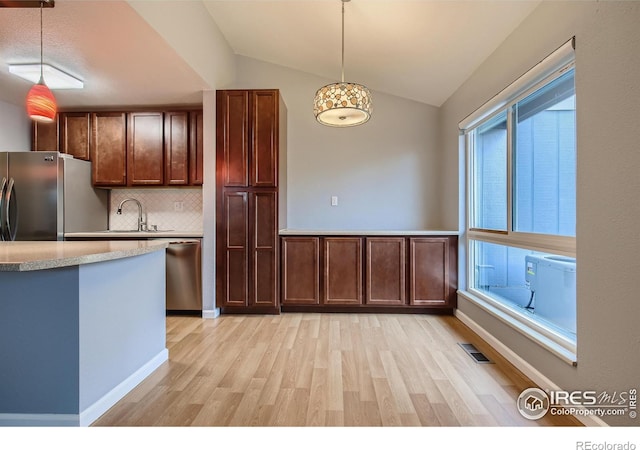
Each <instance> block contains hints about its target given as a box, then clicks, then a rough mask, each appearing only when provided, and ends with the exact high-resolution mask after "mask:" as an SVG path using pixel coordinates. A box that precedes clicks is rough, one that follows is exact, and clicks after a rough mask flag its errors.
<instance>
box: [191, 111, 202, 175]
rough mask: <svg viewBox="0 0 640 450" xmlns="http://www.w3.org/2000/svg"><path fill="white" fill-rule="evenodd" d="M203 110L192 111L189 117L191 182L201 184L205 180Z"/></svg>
mask: <svg viewBox="0 0 640 450" xmlns="http://www.w3.org/2000/svg"><path fill="white" fill-rule="evenodd" d="M203 126H204V125H203V115H202V111H191V114H190V118H189V128H190V137H189V184H190V185H193V186H199V185H201V184H202V183H203V180H204V145H203V139H202V138H203V130H204V128H203Z"/></svg>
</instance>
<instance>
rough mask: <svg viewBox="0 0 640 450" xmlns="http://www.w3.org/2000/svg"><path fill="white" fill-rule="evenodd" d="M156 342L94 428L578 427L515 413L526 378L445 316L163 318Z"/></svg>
mask: <svg viewBox="0 0 640 450" xmlns="http://www.w3.org/2000/svg"><path fill="white" fill-rule="evenodd" d="M166 342H167V348H168V349H169V361H168V362H165V363H164V364H162V365H161V366H160V367H159V368H158V369H157V370H156V371H155V372H154V373H152V374H151V375H150V376H149V377H147V378H146V379H145V380H143V381H142V382H141V383H140V384H139V385H138V386H137V387H136V388H135V389H133V390H132V391H131V392H130V393H129V394H128V395H126V396H125V397H124V398H123V399H122V400H121V401H120V402H118V403H117V404H116V405H114V406H113V407H112V408H111V409H110V410H109V411H107V412H106V413H105V414H104V415H103V416H102V417H101V418H99V419H98V420H97V421H96V422H95V423H94V426H469V425H476V426H496V425H507V426H514V425H516V426H550V425H560V426H575V425H579V422H578V421H577V420H576V419H575V418H573V417H570V416H569V417H567V416H551V415H547V416H545V417H544V418H543V419H541V420H538V421H530V420H527V419H525V418H523V417H522V416H521V415H520V414H519V413H518V411H517V409H516V407H515V401H516V399H517V397H518V395H519V394H520V392H522V391H523V390H524V389H525V388H528V387H531V386H534V384H533V383H532V382H531V380H529V379H528V378H527V377H526V376H524V375H523V374H522V373H520V372H519V371H517V370H516V369H515V368H514V367H513V366H512V365H511V364H509V363H508V362H507V361H506V360H505V359H504V358H503V357H502V356H501V355H500V354H499V353H498V352H496V351H495V350H494V349H492V348H491V347H489V346H488V344H487V343H486V342H484V341H483V340H482V339H480V338H479V337H478V336H477V335H476V334H475V333H473V332H472V331H471V330H470V329H468V328H467V327H466V326H465V325H464V324H462V323H461V322H460V321H458V320H457V319H456V318H455V317H451V316H432V315H420V314H415V315H414V314H328V313H312V314H306V313H305V314H302V313H287V314H282V315H279V316H272V315H264V316H262V315H246V316H244V315H228V316H227V315H223V316H222V317H219V318H217V319H215V320H209V319H202V318H198V317H185V316H169V317H167V341H166ZM459 342H470V343H473V344H474V345H476V347H477V348H478V349H480V350H481V351H483V352H484V353H485V354H486V355H487V356H488V357H489V358H490V359H491V360H492V362H493V364H477V363H475V362H474V361H472V359H471V358H469V357H468V355H467V354H466V353H465V352H464V351H462V349H461V348H460V346H459V345H458V343H459Z"/></svg>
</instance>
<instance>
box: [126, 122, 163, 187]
mask: <svg viewBox="0 0 640 450" xmlns="http://www.w3.org/2000/svg"><path fill="white" fill-rule="evenodd" d="M127 134H128V135H127V185H129V186H148V185H162V184H164V146H163V142H164V141H163V138H164V136H163V114H162V113H161V112H132V113H129V114H127Z"/></svg>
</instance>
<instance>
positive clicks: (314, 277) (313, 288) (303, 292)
mask: <svg viewBox="0 0 640 450" xmlns="http://www.w3.org/2000/svg"><path fill="white" fill-rule="evenodd" d="M282 266H283V270H282V304H283V305H289V304H291V305H319V304H320V267H321V266H320V238H317V237H287V238H283V239H282Z"/></svg>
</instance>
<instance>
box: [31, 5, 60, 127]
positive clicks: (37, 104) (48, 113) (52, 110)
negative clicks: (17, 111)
mask: <svg viewBox="0 0 640 450" xmlns="http://www.w3.org/2000/svg"><path fill="white" fill-rule="evenodd" d="M43 4H44V0H41V1H40V81H39V82H38V83H37V84H35V85H34V86H33V87H32V88H31V90H30V91H29V93H28V94H27V114H29V117H30V118H31V119H33V120H35V121H38V122H53V120H54V119H55V118H56V110H57V105H56V99H55V97H54V96H53V94H52V93H51V91H50V90H49V88H48V87H47V85H46V84H45V83H44V76H43V72H42V70H43V69H42V65H43V57H42V47H43V44H42V7H43Z"/></svg>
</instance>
